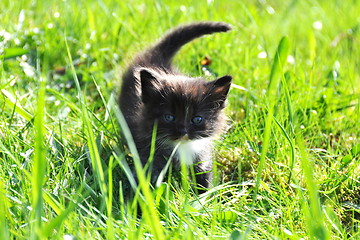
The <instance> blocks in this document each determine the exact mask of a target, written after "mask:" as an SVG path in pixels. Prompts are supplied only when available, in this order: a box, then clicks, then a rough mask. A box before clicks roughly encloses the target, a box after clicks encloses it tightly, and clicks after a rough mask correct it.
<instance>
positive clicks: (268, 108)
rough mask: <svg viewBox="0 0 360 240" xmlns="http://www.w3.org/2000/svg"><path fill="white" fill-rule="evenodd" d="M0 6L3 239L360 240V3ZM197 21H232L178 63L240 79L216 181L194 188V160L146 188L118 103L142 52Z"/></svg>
mask: <svg viewBox="0 0 360 240" xmlns="http://www.w3.org/2000/svg"><path fill="white" fill-rule="evenodd" d="M2 8H3V9H5V10H6V11H1V12H0V18H1V23H0V54H1V56H0V166H1V167H0V238H1V239H13V238H15V239H29V238H32V239H42V238H50V239H64V236H66V237H73V238H76V239H86V238H88V239H150V238H151V239H301V238H303V239H357V238H359V237H360V234H359V220H360V211H359V209H360V202H359V194H360V182H359V177H360V174H359V173H360V165H359V154H360V147H359V146H360V145H359V144H360V142H359V136H360V130H359V129H360V120H359V119H360V105H359V99H360V91H359V86H360V72H359V66H360V58H359V56H360V49H359V43H360V33H359V32H360V31H359V29H360V19H359V16H358V13H359V12H360V4H359V3H358V2H356V1H312V2H309V1H288V2H284V1H278V0H275V1H248V2H241V1H235V0H234V1H190V0H189V1H182V2H173V1H148V0H145V1H131V2H130V1H117V2H114V1H110V0H104V1H80V2H79V1H9V0H5V1H2ZM196 20H214V21H215V20H216V21H226V22H229V23H230V24H232V25H233V30H232V31H231V32H229V33H226V34H216V35H214V36H207V37H205V38H202V39H199V40H196V41H194V42H193V43H190V44H189V45H187V46H185V47H184V48H183V49H182V50H181V51H180V53H179V54H178V55H177V56H176V58H175V62H176V64H177V65H178V66H179V68H180V70H181V71H184V72H185V73H188V74H191V75H204V74H205V71H204V70H203V69H202V66H200V61H201V60H203V59H204V57H205V56H207V57H209V58H210V59H211V65H210V66H208V69H207V71H206V72H207V73H210V74H212V76H211V77H215V76H216V75H219V76H220V75H225V74H230V75H232V76H233V79H234V84H236V86H235V85H234V87H233V88H232V89H231V91H230V96H229V101H228V108H227V114H228V117H229V124H228V125H229V127H228V130H227V131H226V132H225V133H224V135H223V136H221V137H220V139H219V141H218V142H217V144H216V148H215V149H216V153H215V157H214V158H215V169H216V170H215V179H216V181H215V184H214V187H213V188H212V189H210V190H209V191H208V192H206V193H204V194H201V195H197V194H196V193H195V192H196V191H194V189H192V187H191V183H190V182H188V178H187V177H186V176H185V175H187V174H189V172H188V171H187V169H186V168H184V169H183V170H182V178H181V177H180V179H177V180H176V179H175V177H169V178H164V181H165V182H163V183H161V182H158V183H157V184H156V187H155V188H152V187H150V185H149V178H148V176H147V174H146V171H144V170H143V169H142V168H141V164H140V161H139V159H138V157H137V153H136V149H135V146H134V144H133V140H132V137H131V135H130V134H129V130H128V129H127V126H126V124H125V121H124V118H123V116H122V115H121V113H120V112H119V110H118V108H117V105H116V100H115V99H116V98H117V94H118V90H119V86H120V84H121V80H120V76H121V73H122V72H123V71H124V69H125V68H126V65H127V64H128V63H129V61H130V59H131V58H132V57H133V56H134V55H135V53H137V52H138V51H140V50H142V49H144V48H146V47H147V46H149V45H150V44H151V43H152V42H154V41H155V40H156V39H158V38H159V37H161V36H162V34H163V33H164V32H165V31H166V30H168V29H170V28H172V27H174V26H177V25H179V24H181V23H185V22H192V21H196ZM120 132H121V134H120ZM125 141H127V142H128V145H127V146H124V144H123V143H124V142H125ZM129 156H132V160H130V158H129ZM131 164H133V165H134V166H135V169H136V172H137V175H138V178H139V179H138V180H139V186H136V185H137V184H136V181H135V179H133V176H132V173H131V170H130V167H129V166H131ZM168 171H169V172H170V175H171V176H172V175H176V174H175V173H173V172H172V168H171V166H169V170H168ZM190 173H191V171H190ZM180 176H181V174H180ZM184 176H185V177H184ZM162 177H163V176H162Z"/></svg>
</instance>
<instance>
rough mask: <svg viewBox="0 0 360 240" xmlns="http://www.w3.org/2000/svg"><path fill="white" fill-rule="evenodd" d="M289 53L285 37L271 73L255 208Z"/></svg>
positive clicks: (277, 52) (276, 54)
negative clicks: (278, 91)
mask: <svg viewBox="0 0 360 240" xmlns="http://www.w3.org/2000/svg"><path fill="white" fill-rule="evenodd" d="M288 52H289V40H288V38H287V37H283V38H282V39H281V40H280V43H279V45H278V48H277V51H276V53H275V57H274V62H273V65H272V68H271V73H270V80H269V85H268V89H267V100H268V113H267V117H266V120H265V130H264V135H263V141H262V150H261V155H260V162H259V166H258V170H257V175H256V183H255V193H254V196H253V207H254V206H255V200H256V197H257V193H258V190H259V185H260V180H261V175H262V171H263V169H264V166H265V158H266V154H267V151H268V149H269V147H270V134H271V129H272V128H271V125H272V121H273V115H274V106H275V103H276V98H277V95H278V94H277V90H278V85H279V83H280V79H281V78H282V77H283V66H284V64H285V62H286V58H287V56H288Z"/></svg>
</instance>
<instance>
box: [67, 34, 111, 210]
mask: <svg viewBox="0 0 360 240" xmlns="http://www.w3.org/2000/svg"><path fill="white" fill-rule="evenodd" d="M65 45H66V50H67V54H68V59H69V61H70V66H71V70H72V73H73V78H74V81H75V84H76V88H77V94H78V99H79V103H80V107H81V113H82V120H83V122H84V127H85V134H86V137H87V144H88V148H89V154H90V158H91V164H92V166H93V170H94V172H95V175H96V179H97V181H98V184H99V186H100V190H101V193H102V196H103V197H104V198H105V201H104V202H105V203H107V198H108V189H107V185H106V181H105V175H104V171H103V167H102V162H101V158H100V154H99V149H98V147H97V145H96V139H95V136H94V133H93V128H92V125H91V121H90V118H89V115H88V112H87V109H86V101H85V98H84V96H83V94H82V90H81V87H80V82H79V79H78V77H77V74H76V71H75V67H74V63H73V61H72V57H71V54H70V49H69V46H68V43H67V40H66V37H65Z"/></svg>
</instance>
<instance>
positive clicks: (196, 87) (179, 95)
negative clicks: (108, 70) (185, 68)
mask: <svg viewBox="0 0 360 240" xmlns="http://www.w3.org/2000/svg"><path fill="white" fill-rule="evenodd" d="M140 82H141V98H142V101H143V103H144V115H143V116H144V118H145V119H144V120H145V121H146V122H147V123H148V124H150V123H151V124H153V123H154V122H157V124H158V126H157V127H158V136H159V137H160V138H162V139H163V140H165V141H171V142H178V141H187V140H195V139H201V138H206V137H212V136H214V135H215V134H216V133H218V132H219V131H220V130H222V128H223V122H224V121H223V119H224V117H223V113H222V110H223V108H224V106H225V100H226V97H227V94H228V92H229V88H230V85H231V77H230V76H224V77H221V78H218V79H216V80H214V81H210V82H209V81H205V80H202V79H194V78H187V77H184V76H176V75H160V74H158V73H156V72H154V71H151V70H149V69H141V70H140Z"/></svg>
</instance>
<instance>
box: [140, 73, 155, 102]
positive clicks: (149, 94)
mask: <svg viewBox="0 0 360 240" xmlns="http://www.w3.org/2000/svg"><path fill="white" fill-rule="evenodd" d="M139 73H140V83H141V99H142V101H143V103H148V102H149V101H151V100H152V99H154V98H155V97H156V96H157V93H158V89H159V85H160V82H159V80H158V79H157V77H156V75H155V74H156V73H154V72H152V71H150V70H148V69H146V68H142V69H141V70H140V72H139Z"/></svg>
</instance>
